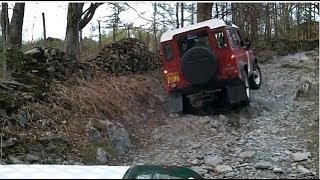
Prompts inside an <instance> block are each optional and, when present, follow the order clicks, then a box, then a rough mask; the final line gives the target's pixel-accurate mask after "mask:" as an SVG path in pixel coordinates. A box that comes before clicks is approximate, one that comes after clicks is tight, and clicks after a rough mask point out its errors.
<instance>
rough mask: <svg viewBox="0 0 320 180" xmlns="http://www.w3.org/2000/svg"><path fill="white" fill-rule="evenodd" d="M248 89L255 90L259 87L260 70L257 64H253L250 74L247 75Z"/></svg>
mask: <svg viewBox="0 0 320 180" xmlns="http://www.w3.org/2000/svg"><path fill="white" fill-rule="evenodd" d="M249 84H250V89H253V90H257V89H260V87H261V70H260V68H259V66H258V64H256V65H255V67H254V69H253V73H252V75H251V76H250V77H249Z"/></svg>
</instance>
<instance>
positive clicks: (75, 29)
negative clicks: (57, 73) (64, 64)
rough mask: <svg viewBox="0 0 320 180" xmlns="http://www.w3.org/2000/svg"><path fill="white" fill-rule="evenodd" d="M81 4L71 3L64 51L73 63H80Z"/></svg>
mask: <svg viewBox="0 0 320 180" xmlns="http://www.w3.org/2000/svg"><path fill="white" fill-rule="evenodd" d="M80 15H81V14H80V13H79V3H69V5H68V15H67V31H66V37H65V43H64V51H65V53H67V54H68V55H69V56H70V58H72V60H73V61H79V22H80V18H79V17H80Z"/></svg>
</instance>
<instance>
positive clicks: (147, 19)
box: [124, 3, 153, 22]
mask: <svg viewBox="0 0 320 180" xmlns="http://www.w3.org/2000/svg"><path fill="white" fill-rule="evenodd" d="M124 4H125V5H126V6H128V7H129V8H131V9H133V10H134V11H135V12H136V13H137V15H138V16H139V17H140V18H142V19H144V20H146V21H150V22H151V21H153V20H150V19H146V18H144V17H142V16H141V15H140V14H139V13H138V11H137V10H136V9H135V8H133V7H132V6H130V5H129V4H128V3H124Z"/></svg>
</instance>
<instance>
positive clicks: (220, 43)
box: [214, 32, 227, 48]
mask: <svg viewBox="0 0 320 180" xmlns="http://www.w3.org/2000/svg"><path fill="white" fill-rule="evenodd" d="M214 36H215V38H216V41H217V45H218V48H225V47H227V43H226V41H225V38H224V33H223V32H216V33H215V34H214Z"/></svg>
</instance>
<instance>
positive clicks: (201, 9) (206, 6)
mask: <svg viewBox="0 0 320 180" xmlns="http://www.w3.org/2000/svg"><path fill="white" fill-rule="evenodd" d="M212 6H213V3H197V22H202V21H206V20H209V19H211V18H212Z"/></svg>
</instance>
